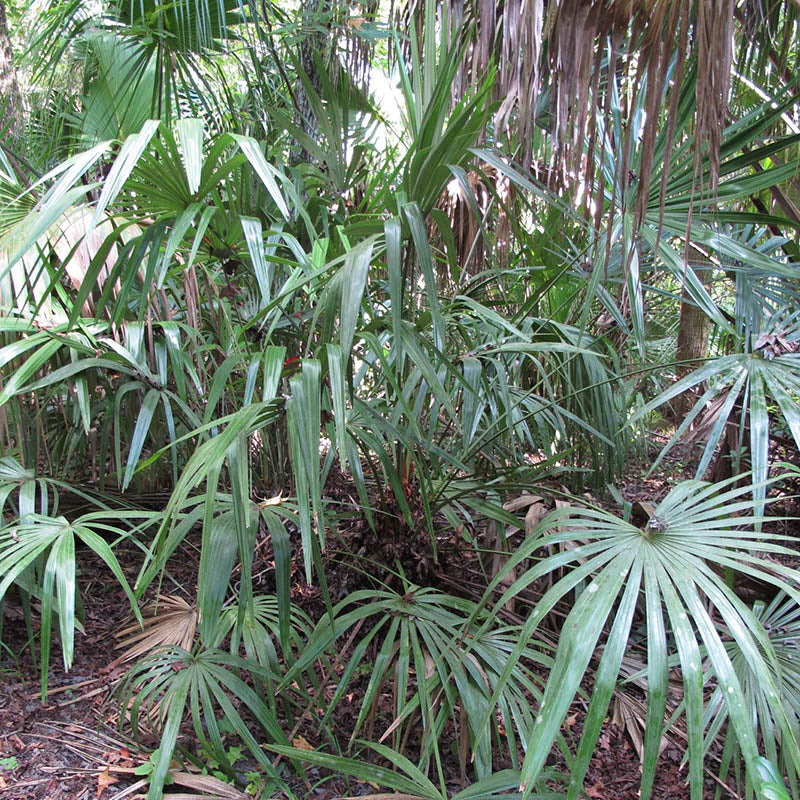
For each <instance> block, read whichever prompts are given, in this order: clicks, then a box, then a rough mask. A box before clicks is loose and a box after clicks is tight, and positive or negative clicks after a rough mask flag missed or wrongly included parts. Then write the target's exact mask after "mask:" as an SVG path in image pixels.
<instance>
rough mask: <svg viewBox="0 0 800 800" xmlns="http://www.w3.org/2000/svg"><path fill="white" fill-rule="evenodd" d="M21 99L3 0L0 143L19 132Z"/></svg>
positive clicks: (0, 1) (0, 18) (0, 17)
mask: <svg viewBox="0 0 800 800" xmlns="http://www.w3.org/2000/svg"><path fill="white" fill-rule="evenodd" d="M21 113H22V98H21V95H20V91H19V83H18V81H17V71H16V69H15V67H14V50H13V48H12V46H11V36H10V35H9V32H8V17H7V14H6V4H5V0H0V142H3V143H7V142H9V141H11V140H13V139H14V138H16V135H17V134H18V132H19V129H20V123H21Z"/></svg>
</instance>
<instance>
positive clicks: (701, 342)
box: [673, 249, 713, 422]
mask: <svg viewBox="0 0 800 800" xmlns="http://www.w3.org/2000/svg"><path fill="white" fill-rule="evenodd" d="M691 252H692V254H693V256H694V259H693V261H694V266H693V269H694V271H695V274H696V275H697V277H698V279H699V280H700V283H702V284H703V286H704V287H705V288H706V289H709V288H710V287H711V279H712V276H713V267H712V266H711V261H710V260H709V259H708V257H707V256H706V255H705V254H703V253H700V252H699V251H697V250H694V249H692V251H691ZM709 327H710V326H709V320H708V317H707V316H706V313H705V311H703V309H702V308H698V307H697V305H695V303H694V302H693V301H692V299H691V297H690V295H689V293H688V292H687V291H686V289H684V290H683V295H682V297H681V309H680V321H679V325H678V347H677V352H676V360H677V361H679V362H681V361H689V362H694V363H688V364H680V365H679V366H678V369H677V373H678V379H679V380H680V378H682V377H683V376H684V375H687V374H688V373H689V372H691V371H692V370H693V369H696V368H697V366H698V362H697V361H696V359H702V358H705V356H706V351H707V349H708V331H709ZM692 399H693V396H692V394H691V393H690V392H686V393H684V394H682V395H679V396H678V397H676V398H675V402H674V403H673V409H674V414H675V419H676V421H678V422H680V421H681V420H682V419H683V418H684V416H685V415H686V413H687V412H688V411H689V409H690V408H691V407H692Z"/></svg>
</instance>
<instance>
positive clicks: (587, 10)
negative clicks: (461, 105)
mask: <svg viewBox="0 0 800 800" xmlns="http://www.w3.org/2000/svg"><path fill="white" fill-rule="evenodd" d="M786 2H790V0H784V3H786ZM791 2H794V0H791ZM736 5H737V3H736V2H735V0H704V2H697V0H467V2H464V0H440V1H439V2H426V3H422V2H419V0H406V3H405V5H402V6H400V12H399V13H398V20H401V21H402V24H403V25H404V26H405V27H406V29H408V30H410V29H411V28H412V27H413V28H415V29H419V28H420V27H421V20H422V18H423V16H424V15H425V14H427V15H428V16H430V14H431V13H432V11H431V10H432V8H435V9H436V10H437V11H436V13H437V15H438V20H439V25H440V27H439V30H440V31H442V35H443V36H445V37H446V35H448V34H447V32H448V31H449V30H451V27H452V25H453V23H454V22H455V23H456V24H457V29H458V30H460V31H462V32H466V33H465V35H467V36H468V38H469V44H468V47H467V49H466V50H465V54H464V59H463V64H462V68H461V71H460V73H459V75H458V76H457V77H456V80H455V81H454V90H453V91H454V94H455V95H456V97H455V99H456V100H457V99H459V97H460V96H463V95H464V94H465V93H467V92H468V91H470V89H471V88H472V87H474V86H475V85H476V84H477V83H478V82H479V81H481V80H482V79H484V77H485V71H486V69H487V67H488V66H489V65H490V64H492V63H494V64H495V65H496V66H497V75H498V78H497V82H496V86H495V91H496V99H497V100H498V108H497V111H496V113H495V117H494V129H493V130H494V136H495V137H496V138H497V137H501V136H508V138H509V140H510V141H511V144H512V146H513V149H514V152H515V153H516V157H517V159H518V160H519V161H521V162H522V163H523V165H524V166H526V167H529V168H531V169H532V170H533V171H534V172H538V173H539V174H542V172H543V171H544V172H545V175H543V176H542V177H546V178H547V180H548V183H550V184H551V185H552V184H553V183H558V184H559V185H560V186H561V189H562V191H564V192H565V193H566V194H570V195H571V196H573V197H575V198H577V199H579V201H580V202H581V203H583V204H584V207H585V209H586V216H587V219H588V218H589V216H590V211H589V209H594V210H595V215H594V221H595V223H596V224H597V225H598V226H599V225H601V224H602V222H603V219H604V218H607V216H608V213H609V209H608V205H607V200H606V199H605V195H606V193H607V191H608V189H609V187H608V186H606V185H605V181H606V180H607V176H604V175H602V174H601V173H600V171H599V170H597V168H596V166H595V161H596V160H597V159H596V156H597V155H598V154H599V153H600V152H602V151H603V149H604V148H608V147H610V146H611V144H610V142H608V141H606V139H605V138H604V137H607V136H608V134H607V130H608V128H609V126H610V125H611V124H612V120H613V119H614V115H618V117H617V118H618V119H620V121H621V123H622V126H623V128H624V130H625V135H624V138H623V143H622V152H621V153H617V156H618V157H617V168H616V175H614V176H613V182H614V186H613V187H612V195H613V199H612V202H611V204H612V206H614V205H622V204H624V203H627V204H628V205H629V207H630V208H631V210H635V212H636V213H635V220H636V223H637V224H640V223H641V221H642V219H643V217H644V214H645V211H646V210H647V208H648V206H649V205H650V203H651V192H650V189H651V187H650V178H651V175H652V172H653V168H654V166H655V165H654V164H653V160H654V158H655V155H654V154H655V151H656V142H657V137H658V136H659V134H661V132H662V131H663V130H664V129H665V127H666V147H665V148H664V153H665V156H664V158H665V161H664V168H663V170H662V174H661V188H660V193H659V194H660V202H659V206H660V207H662V208H663V205H664V201H665V191H666V185H667V178H668V172H669V156H670V153H671V150H672V140H673V138H674V136H675V135H676V130H675V128H676V118H677V116H678V113H677V112H678V104H679V102H680V93H681V88H682V86H683V84H684V82H685V80H686V78H687V76H691V75H695V74H696V89H697V91H696V118H695V131H696V148H697V149H696V164H697V165H701V164H705V163H706V160H707V162H708V164H709V166H710V169H709V170H708V176H709V177H708V179H707V183H708V185H704V186H696V190H697V191H698V192H699V193H701V194H703V195H706V194H708V195H709V196H712V195H713V193H714V191H715V188H716V184H717V180H718V176H719V145H720V139H721V135H722V130H723V128H724V126H725V123H726V115H727V101H728V92H729V87H730V75H731V68H732V53H733V36H734V22H735V13H736V12H737V9H736ZM763 5H764V3H763V2H762V0H749V1H748V3H747V4H745V7H743V8H742V9H740V10H739V13H740V15H741V14H742V13H746V14H747V15H749V16H748V18H756V17H757V18H762V17H763V15H764V14H767V13H770V12H768V10H766V9H765V8H762V6H763ZM779 5H782V4H780V3H779ZM786 13H788V12H786ZM791 14H792V15H793V14H794V12H793V11H792V12H791ZM793 18H794V17H793V16H792V19H793ZM783 50H785V48H778V49H777V50H776V52H775V54H774V55H773V58H774V60H775V61H776V62H777V64H778V65H780V64H781V63H785V61H784V62H782V61H781V59H780V53H781V52H783ZM688 64H696V71H694V72H693V71H690V70H689V68H688V66H687V65H688ZM637 98H638V101H639V102H637ZM642 100H643V104H642V102H641V101H642ZM642 107H644V109H645V111H646V121H645V124H644V125H642V126H638V125H635V124H633V123H634V119H633V115H634V113H635V112H637V110H640V109H641V108H642ZM545 131H546V135H544V136H543V135H542V133H543V132H545ZM632 137H635V138H632ZM637 149H638V150H639V153H640V158H639V167H638V174H634V173H633V172H632V171H631V170H630V168H629V162H630V159H631V157H632V154H633V152H634V151H635V150H637ZM696 174H698V175H699V174H700V170H698V169H696ZM631 187H635V188H636V191H635V192H630V191H629V190H630V188H631ZM631 204H635V205H631Z"/></svg>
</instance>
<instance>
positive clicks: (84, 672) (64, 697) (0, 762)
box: [0, 456, 738, 800]
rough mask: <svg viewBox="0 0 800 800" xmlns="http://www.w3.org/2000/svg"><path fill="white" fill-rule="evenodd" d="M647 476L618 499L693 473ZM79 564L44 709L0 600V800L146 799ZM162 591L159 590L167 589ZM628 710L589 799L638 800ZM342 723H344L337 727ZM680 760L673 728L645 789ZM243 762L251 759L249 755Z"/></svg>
mask: <svg viewBox="0 0 800 800" xmlns="http://www.w3.org/2000/svg"><path fill="white" fill-rule="evenodd" d="M644 472H645V468H644V467H641V468H639V469H636V470H631V475H630V476H629V478H628V479H627V480H626V482H625V483H624V485H623V486H621V487H620V489H621V492H622V495H623V496H624V497H625V499H627V500H630V501H632V502H633V501H639V502H642V503H651V504H655V503H657V502H658V501H659V500H660V499H661V498H662V497H663V496H664V494H666V492H667V491H668V489H669V488H670V487H671V486H672V485H674V483H675V482H676V481H677V480H680V479H682V478H684V477H690V475H688V474H687V472H686V466H685V461H683V460H682V459H681V457H680V456H676V457H674V458H673V459H670V460H667V461H665V464H664V467H663V469H661V470H660V472H659V473H658V474H657V475H655V476H653V477H645V475H644ZM331 491H332V493H333V494H334V495H338V496H343V495H346V494H347V487H346V486H343V485H337V486H334V487H333V488H332V489H331ZM362 528H363V526H359V525H356V526H354V527H351V528H350V529H349V530H346V531H341V532H340V534H341V538H340V542H343V543H344V546H347V545H348V541H349V542H350V545H351V547H350V549H351V550H352V551H353V552H355V551H356V549H357V548H358V547H359V546H360V544H359V543H360V538H361V537H362V536H363V530H362ZM348 537H349V540H348ZM137 552H138V551H135V550H132V551H131V553H130V556H131V558H130V559H126V558H125V557H124V555H125V554H124V553H123V554H121V556H120V561H121V563H122V564H123V565H124V566H125V569H126V572H127V573H128V578H129V580H130V582H131V583H133V580H134V579H135V576H136V570H137V566H138V562H137V561H136V560H135V558H138V556H136V553H137ZM268 557H269V553H268V552H261V553H260V555H258V554H257V562H256V563H255V564H254V570H253V572H254V576H255V579H256V581H257V582H258V580H259V575H260V574H264V573H267V572H268V571H269V570H268V567H269V563H270V562H269V558H268ZM474 558H475V556H474V553H473V552H471V551H467V552H459V551H458V549H457V548H455V549H451V550H449V551H448V550H447V549H446V548H445V549H444V550H443V554H442V557H441V558H440V562H439V564H438V565H435V566H433V567H431V566H430V565H428V566H426V567H425V568H424V570H423V571H424V572H425V573H428V575H427V577H428V578H429V579H430V580H431V581H432V582H434V583H435V584H436V585H439V586H441V588H443V589H446V590H448V591H456V590H457V588H458V587H464V586H466V585H467V584H468V583H469V577H468V576H469V571H470V569H471V566H470V559H474ZM258 559H261V561H260V562H259V561H258ZM197 560H198V553H197V548H196V545H194V544H192V543H191V542H188V541H187V542H185V543H184V544H183V545H182V546H181V550H180V551H179V552H178V553H177V554H176V556H175V557H174V558H173V561H172V562H171V563H172V564H174V566H172V565H171V568H170V569H171V576H170V577H171V580H172V582H173V584H172V587H171V588H169V591H170V592H175V593H176V594H180V592H181V591H182V592H183V596H184V597H185V599H186V600H188V601H191V599H192V593H193V591H194V586H195V583H196V575H197ZM79 563H80V570H81V574H80V576H79V583H80V585H81V587H82V590H83V603H84V607H85V609H86V612H85V613H86V617H85V625H84V627H85V633H83V634H78V635H77V636H76V642H75V660H74V665H73V668H72V670H71V671H70V672H69V673H64V671H63V669H62V668H61V664H60V659H59V657H60V653H58V651H57V649H56V651H55V652H54V653H53V657H52V659H51V670H50V676H49V696H48V700H47V703H46V704H45V705H43V704H42V702H41V697H40V691H39V674H38V671H37V670H36V669H35V668H34V665H33V664H32V661H31V655H30V649H29V648H25V647H24V645H25V639H26V634H25V626H24V623H23V618H22V614H21V611H20V610H19V609H18V608H16V607H15V605H14V603H15V599H12V598H11V597H9V598H8V600H7V602H6V607H5V619H4V627H3V637H4V641H5V642H6V645H7V647H8V649H7V650H5V651H4V652H2V653H0V656H1V657H0V797H2V798H5V800H89V799H90V798H94V800H111V799H112V798H117V799H118V800H122V798H132V799H135V798H143V797H144V795H145V794H146V791H147V786H146V783H145V779H144V778H143V777H141V776H140V775H137V774H136V770H137V767H140V765H142V764H143V763H146V762H147V753H149V752H150V751H151V750H152V749H153V748H154V747H156V746H157V743H158V742H157V740H156V739H154V738H153V737H150V738H147V737H144V738H143V739H142V740H141V741H140V742H138V743H137V742H135V741H133V740H132V739H130V738H128V737H127V736H125V735H123V734H121V733H120V730H119V707H118V705H117V702H116V695H115V693H114V689H115V687H117V686H118V684H119V681H120V679H121V678H122V677H123V675H124V674H125V671H126V665H125V664H120V663H119V662H118V656H119V651H118V650H115V644H116V643H117V640H116V639H115V637H114V634H115V633H117V632H119V631H120V629H121V628H122V627H124V625H125V624H126V623H127V622H129V610H128V605H127V600H126V598H125V595H124V593H123V592H122V590H121V589H120V588H119V586H118V585H117V584H116V582H113V581H111V580H109V578H108V573H107V571H106V570H105V569H104V568H103V566H102V565H101V564H100V563H99V561H96V560H93V559H92V558H86V559H79ZM293 580H294V581H295V584H294V586H293V598H292V599H293V600H294V601H295V602H297V603H298V604H299V605H300V606H301V607H304V609H305V610H306V611H307V612H308V613H309V615H310V616H312V618H318V617H319V612H320V609H321V601H320V598H319V592H318V591H314V590H313V589H310V588H309V587H308V586H306V585H305V584H304V583H303V582H302V580H301V578H300V570H298V571H296V573H295V575H294V578H293ZM353 580H357V579H356V578H354V576H353V573H352V571H349V570H348V569H347V565H346V560H345V564H344V566H342V559H341V558H339V559H337V565H336V566H334V567H333V568H332V570H331V575H330V576H329V584H330V588H331V594H332V595H333V596H334V598H335V599H336V598H338V597H341V596H344V595H345V594H347V593H348V592H349V591H352V590H353V589H354V588H360V587H357V586H354V585H352V581H353ZM337 584H338V585H337ZM164 588H165V590H166V589H167V587H166V585H165V587H164ZM260 590H261V591H269V586H266V587H260ZM16 653H19V657H18V659H17V658H15V657H12V654H16ZM358 703H359V700H358V698H354V699H353V701H352V705H353V706H354V707H355V708H358V707H359V706H358ZM341 708H342V709H343V712H342V713H344V714H345V715H352V709H350V710H348V709H347V708H346V707H345V706H341ZM586 709H587V704H586V702H585V701H584V700H583V699H581V698H580V697H579V698H578V699H577V700H576V702H575V703H574V704H573V707H572V709H571V710H570V713H569V714H568V715H567V720H566V726H567V736H568V738H570V737H571V738H572V739H573V740H574V742H577V740H578V738H579V735H580V731H581V727H582V722H583V718H584V714H585V712H586ZM628 712H632V713H628ZM636 717H637V713H636V709H635V698H634V702H633V705H631V704H626V703H625V702H620V703H616V704H612V713H610V714H609V717H608V718H607V720H606V722H605V725H604V728H603V731H602V733H601V735H600V738H599V741H598V745H597V748H596V751H595V754H594V758H593V760H592V762H591V766H590V768H589V772H588V774H587V776H586V781H585V787H586V793H587V795H588V796H589V797H590V798H593V799H594V800H634V798H637V797H638V794H639V780H640V767H639V756H638V754H637V750H636V746H635V744H634V741H635V739H636V738H637V735H638V733H640V732H641V730H640V726H639V724H638V723H637V722H636ZM347 722H348V720H343V721H342V727H343V728H344V727H346V724H347ZM299 734H300V739H301V740H302V741H303V742H305V741H306V739H308V740H310V741H311V742H312V743H313V744H317V743H316V742H314V731H313V730H306V731H304V730H300V731H299ZM186 736H187V739H189V740H190V739H191V738H192V733H191V727H190V726H189V727H188V728H187V730H186ZM295 744H296V745H297V739H296V740H295ZM246 752H247V751H246V749H245V753H246ZM683 756H684V748H683V745H682V742H681V739H680V735H679V733H678V734H676V735H673V736H671V738H670V739H669V740H667V741H666V742H665V743H664V748H663V752H662V754H661V760H660V766H659V771H658V774H657V777H656V783H655V790H654V797H655V798H656V800H679V798H680V799H681V800H682V799H683V798H685V797H687V796H688V795H687V793H688V788H687V784H686V777H687V773H686V767H685V766H683V765H682V763H681V762H682V759H683ZM453 761H454V763H453V764H449V765H447V764H446V765H445V768H446V771H447V772H448V774H447V775H446V777H447V778H448V782H450V779H452V782H453V786H454V787H455V788H456V789H457V788H458V780H459V774H458V773H459V769H458V764H457V763H455V762H457V759H456V758H455V756H454V757H453ZM243 763H244V764H247V761H246V760H244V761H243ZM252 764H253V766H255V762H252ZM553 765H554V766H556V767H558V763H557V761H553ZM186 769H187V770H188V771H187V773H184V778H183V780H184V785H183V786H178V785H177V784H173V785H172V786H170V787H168V789H167V791H168V792H174V791H177V792H181V793H182V794H181V797H182V798H184V800H186V799H187V798H189V797H197V798H198V799H199V798H202V797H205V798H208V797H217V798H221V799H222V800H245V798H247V797H249V796H250V795H245V794H243V793H242V792H241V791H240V790H239V789H236V788H234V787H233V786H231V785H229V784H226V783H223V782H221V781H219V780H217V779H215V778H214V777H212V776H201V775H199V774H198V771H197V770H196V769H195V771H194V772H193V773H192V772H191V769H190V768H186ZM139 771H140V772H141V770H139ZM317 774H318V773H317ZM707 776H708V777H707V785H706V790H707V794H708V796H709V797H711V796H713V794H714V791H715V790H716V789H720V790H721V798H722V800H725V799H726V798H733V799H734V800H735V799H736V798H737V797H738V796H737V794H736V793H735V792H734V791H733V790H732V789H729V788H728V787H725V786H724V785H718V784H719V782H718V781H717V779H716V778H715V776H714V775H713V774H712V772H711V771H710V770H709V771H707ZM319 777H322V776H321V775H319ZM299 788H302V787H299ZM375 791H376V788H375V787H374V786H372V785H370V784H359V783H358V782H357V781H354V780H352V779H351V780H349V782H345V780H344V779H341V778H336V777H333V778H328V779H327V780H326V781H319V783H318V784H317V787H316V788H315V789H314V790H313V792H312V794H311V796H312V797H313V798H314V800H333V798H338V797H347V796H358V795H365V794H373V793H374V792H375ZM256 794H258V793H257V792H256ZM704 794H706V792H704ZM266 797H267V795H266V794H265V795H264V798H266Z"/></svg>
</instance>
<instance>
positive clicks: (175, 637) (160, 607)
mask: <svg viewBox="0 0 800 800" xmlns="http://www.w3.org/2000/svg"><path fill="white" fill-rule="evenodd" d="M143 616H144V625H143V626H142V627H140V626H139V625H138V624H133V625H129V626H127V627H125V628H123V629H122V630H120V631H117V633H115V634H114V637H115V638H116V639H118V641H117V643H116V645H115V646H114V647H115V649H117V650H122V651H123V652H122V654H121V655H120V656H119V657H118V658H117V659H115V661H114V662H113V663H114V665H116V664H122V663H125V662H126V661H133V660H134V659H137V658H139V657H141V656H143V655H144V654H145V653H149V652H150V651H151V650H155V649H156V648H157V647H163V646H164V645H177V646H178V647H182V648H183V649H184V650H191V649H192V644H193V642H194V636H195V631H196V630H197V608H196V607H195V605H194V604H193V603H192V604H190V603H187V602H186V601H185V600H184V599H183V598H180V597H174V596H172V595H161V596H160V597H159V599H158V601H157V602H155V603H152V604H150V605H149V606H148V607H147V608H146V609H145V611H144V613H143Z"/></svg>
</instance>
